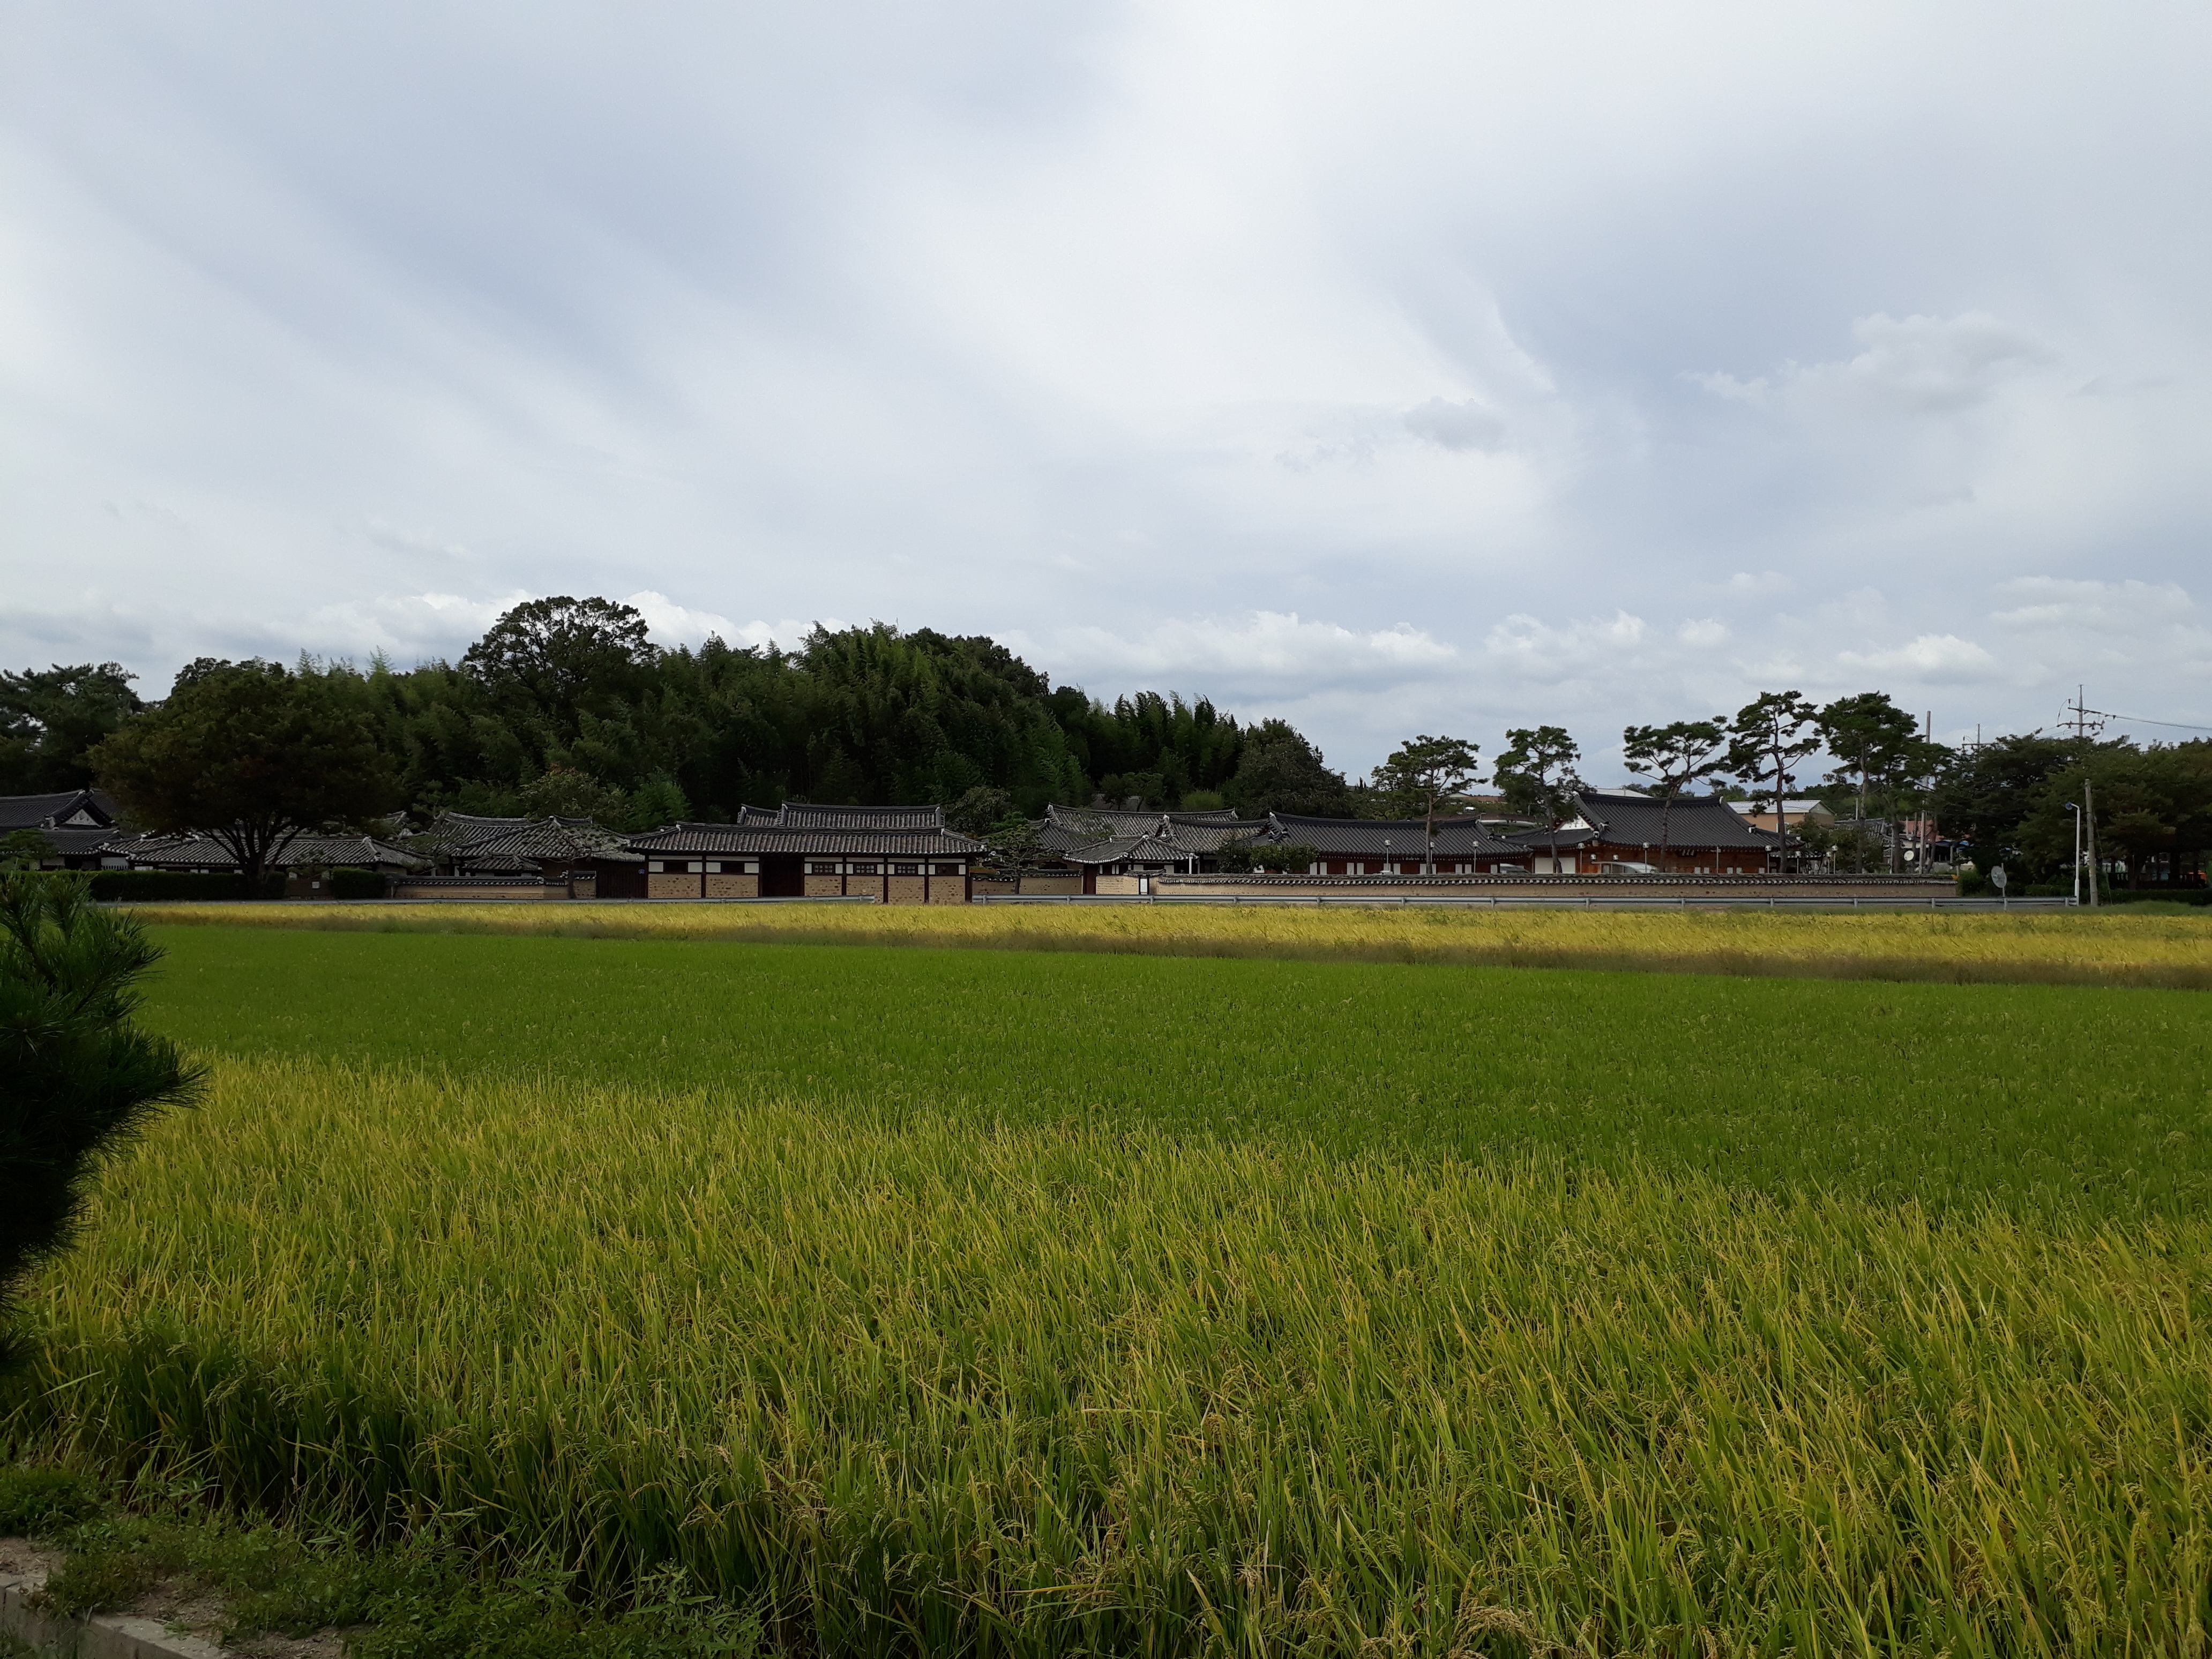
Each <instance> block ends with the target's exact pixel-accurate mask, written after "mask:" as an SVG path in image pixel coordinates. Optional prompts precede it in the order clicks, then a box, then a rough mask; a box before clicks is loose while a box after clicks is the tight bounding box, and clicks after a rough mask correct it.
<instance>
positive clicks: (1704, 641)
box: [1674, 617, 1729, 651]
mask: <svg viewBox="0 0 2212 1659" xmlns="http://www.w3.org/2000/svg"><path fill="white" fill-rule="evenodd" d="M1674 637H1675V638H1676V639H1678V640H1680V641H1681V642H1682V643H1683V644H1685V645H1686V646H1689V647H1692V648H1693V649H1695V650H1699V651H1710V650H1711V649H1712V648H1713V647H1715V646H1717V645H1726V644H1727V643H1728V638H1729V630H1728V624H1727V623H1723V622H1719V621H1717V620H1715V619H1714V618H1713V617H1695V618H1693V619H1692V620H1690V621H1687V622H1685V623H1683V624H1682V625H1681V626H1680V628H1678V629H1675V630H1674Z"/></svg>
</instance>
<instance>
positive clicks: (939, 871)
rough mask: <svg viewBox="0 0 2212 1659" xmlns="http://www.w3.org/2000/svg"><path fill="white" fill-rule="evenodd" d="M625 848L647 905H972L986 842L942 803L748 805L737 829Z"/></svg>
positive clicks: (659, 835) (670, 831) (659, 834)
mask: <svg viewBox="0 0 2212 1659" xmlns="http://www.w3.org/2000/svg"><path fill="white" fill-rule="evenodd" d="M627 845H628V846H629V848H630V849H631V850H632V851H634V852H636V853H639V854H643V855H644V858H645V860H646V865H645V890H646V895H647V897H649V898H872V899H876V900H878V901H880V902H884V903H886V904H964V903H966V902H968V897H969V874H970V871H971V867H972V866H973V864H974V861H975V860H976V859H977V858H979V857H981V855H982V854H983V853H984V851H985V848H984V846H983V843H982V842H979V841H976V840H975V839H974V838H973V837H972V836H963V835H961V834H958V833H957V831H954V830H951V829H946V828H945V809H944V808H943V807H941V806H815V805H807V804H805V803H801V802H789V803H787V804H786V805H782V806H781V807H778V808H777V809H775V811H764V810H763V809H760V808H757V807H748V808H746V809H745V810H744V811H743V812H742V813H741V814H740V815H739V817H738V819H737V821H736V822H735V823H678V824H671V825H670V826H669V827H668V828H666V829H655V830H653V831H651V832H649V833H647V834H645V835H641V836H629V838H628V841H627Z"/></svg>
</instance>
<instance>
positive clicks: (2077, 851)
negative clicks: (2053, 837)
mask: <svg viewBox="0 0 2212 1659" xmlns="http://www.w3.org/2000/svg"><path fill="white" fill-rule="evenodd" d="M2066 810H2067V811H2069V812H2071V813H2072V814H2073V815H2074V902H2075V905H2076V906H2079V905H2080V904H2081V802H2080V801H2078V800H2069V801H2068V802H2067V803H2066Z"/></svg>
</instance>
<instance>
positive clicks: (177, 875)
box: [92, 870, 284, 904]
mask: <svg viewBox="0 0 2212 1659" xmlns="http://www.w3.org/2000/svg"><path fill="white" fill-rule="evenodd" d="M92 896H93V897H94V898H96V899H99V900H100V901H102V902H113V901H115V900H118V899H120V900H123V901H125V902H136V903H140V904H160V903H168V902H174V901H176V900H179V899H182V900H185V901H187V902H190V901H195V900H197V901H200V902H206V903H210V904H233V903H236V902H238V901H239V900H240V899H274V898H282V897H283V896H284V877H283V872H281V871H274V870H272V871H270V872H269V874H267V875H266V876H264V877H263V878H261V882H260V884H259V885H258V886H257V885H255V884H253V883H252V882H250V881H248V880H247V879H246V878H245V877H244V876H241V875H237V874H234V873H232V872H211V873H210V874H207V875H201V874H199V873H198V872H195V871H188V870H100V871H97V872H94V874H93V877H92Z"/></svg>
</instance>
